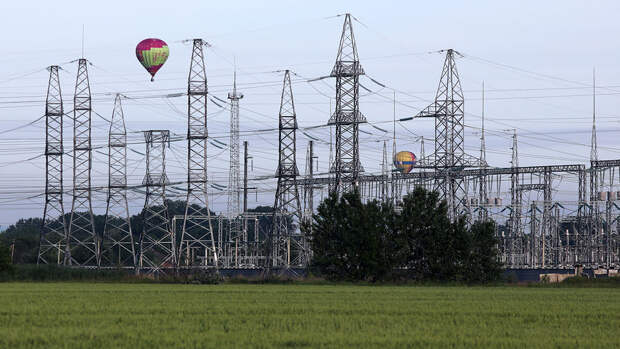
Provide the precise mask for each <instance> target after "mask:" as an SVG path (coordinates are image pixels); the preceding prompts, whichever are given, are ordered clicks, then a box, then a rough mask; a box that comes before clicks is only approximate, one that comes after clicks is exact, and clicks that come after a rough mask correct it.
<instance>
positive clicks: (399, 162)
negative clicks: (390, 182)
mask: <svg viewBox="0 0 620 349" xmlns="http://www.w3.org/2000/svg"><path fill="white" fill-rule="evenodd" d="M415 161H416V157H415V154H414V153H412V152H410V151H400V152H398V153H396V155H394V167H396V169H397V170H398V171H399V172H401V173H409V172H411V169H413V166H414V165H415Z"/></svg>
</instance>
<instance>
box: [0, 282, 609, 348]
mask: <svg viewBox="0 0 620 349" xmlns="http://www.w3.org/2000/svg"><path fill="white" fill-rule="evenodd" d="M414 346H415V347H439V348H441V347H444V348H454V347H474V348H489V347H493V348H552V347H556V348H596V347H600V348H612V347H619V346H620V289H618V288H568V287H562V288H552V287H547V288H537V287H413V286H355V285H235V284H223V285H173V284H127V283H124V284H123V283H32V282H28V283H0V348H33V347H35V348H37V347H38V348H119V347H125V348H198V347H200V348H210V347H213V348H215V347H219V348H268V347H331V348H345V347H349V348H360V347H362V348H363V347H382V348H403V347H414Z"/></svg>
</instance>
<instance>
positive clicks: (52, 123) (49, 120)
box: [37, 65, 68, 264]
mask: <svg viewBox="0 0 620 349" xmlns="http://www.w3.org/2000/svg"><path fill="white" fill-rule="evenodd" d="M48 70H49V72H50V77H49V82H48V86H47V98H46V100H45V208H44V209H43V222H42V225H41V233H40V234H41V235H40V239H39V255H38V258H37V263H44V264H48V263H50V264H51V263H56V264H61V263H64V262H65V260H64V257H65V254H66V252H67V251H66V249H67V247H68V246H67V225H66V223H65V209H64V206H63V199H62V196H63V183H62V181H63V168H62V166H63V161H62V154H63V151H64V149H63V142H62V133H63V132H62V124H63V122H62V118H63V104H62V93H61V90H60V77H59V75H58V70H59V67H58V66H57V65H53V66H50V67H49V68H48Z"/></svg>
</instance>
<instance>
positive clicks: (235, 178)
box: [225, 71, 243, 263]
mask: <svg viewBox="0 0 620 349" xmlns="http://www.w3.org/2000/svg"><path fill="white" fill-rule="evenodd" d="M242 98H243V93H239V92H237V71H235V73H234V77H233V90H232V92H229V93H228V99H230V142H229V147H230V162H229V166H230V168H229V172H228V222H229V226H228V229H229V230H228V237H227V238H226V240H227V242H228V243H229V245H230V244H232V242H233V241H234V240H235V239H236V238H237V237H239V235H240V234H241V230H242V227H241V219H240V217H239V214H240V213H241V200H240V196H241V192H240V187H241V183H240V180H241V178H240V164H239V100H240V99H242ZM229 248H230V246H229ZM228 255H230V253H228ZM225 263H228V262H225Z"/></svg>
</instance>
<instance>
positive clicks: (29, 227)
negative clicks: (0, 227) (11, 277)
mask: <svg viewBox="0 0 620 349" xmlns="http://www.w3.org/2000/svg"><path fill="white" fill-rule="evenodd" d="M40 229H41V219H40V218H28V219H20V220H19V221H17V223H15V224H13V225H11V226H9V227H8V228H7V229H6V230H5V231H3V232H1V233H0V244H2V243H3V244H4V245H5V246H11V245H14V255H13V262H14V263H15V264H20V263H36V262H37V255H38V252H39V232H40Z"/></svg>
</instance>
